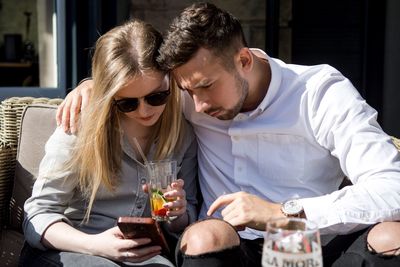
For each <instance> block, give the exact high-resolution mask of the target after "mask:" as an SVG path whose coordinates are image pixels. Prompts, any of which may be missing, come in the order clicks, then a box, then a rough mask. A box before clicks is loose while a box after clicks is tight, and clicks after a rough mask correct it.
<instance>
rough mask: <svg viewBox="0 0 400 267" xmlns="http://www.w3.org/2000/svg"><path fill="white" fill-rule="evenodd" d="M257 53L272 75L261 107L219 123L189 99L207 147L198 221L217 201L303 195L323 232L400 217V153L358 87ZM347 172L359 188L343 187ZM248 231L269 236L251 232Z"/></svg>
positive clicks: (330, 72)
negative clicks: (237, 195)
mask: <svg viewBox="0 0 400 267" xmlns="http://www.w3.org/2000/svg"><path fill="white" fill-rule="evenodd" d="M253 51H257V53H262V54H263V55H264V56H265V58H266V59H267V60H268V61H269V64H270V66H271V73H272V79H271V82H270V85H269V88H268V92H267V94H266V96H265V98H264V100H263V101H262V102H261V103H260V105H259V106H258V107H257V108H256V109H255V110H253V111H251V112H247V113H240V114H238V115H237V116H236V117H235V118H234V119H233V120H229V121H223V120H218V119H216V118H213V117H211V116H208V115H206V114H204V113H197V112H196V111H195V109H194V103H193V101H192V100H191V98H190V96H189V94H187V93H184V100H185V101H184V113H185V117H186V118H187V119H188V120H189V121H190V122H191V123H192V125H193V128H194V130H195V133H196V136H197V140H198V144H199V147H198V162H199V180H200V187H201V191H202V194H203V198H204V203H203V206H202V208H201V212H200V218H204V217H206V212H207V210H208V208H209V206H210V205H211V203H212V202H213V201H214V200H215V199H216V198H217V197H219V196H221V195H223V194H227V193H233V192H238V191H246V192H248V193H251V194H255V195H258V196H260V197H262V198H264V199H266V200H268V201H272V202H274V203H281V202H283V201H285V200H288V199H292V198H299V199H301V202H302V204H303V206H304V210H305V213H306V215H307V218H308V219H309V220H312V221H314V222H316V223H317V224H318V225H319V227H320V230H321V234H339V233H342V234H345V233H349V232H352V231H355V230H358V229H361V228H364V227H365V226H366V225H369V224H373V223H376V222H377V221H382V220H396V219H397V220H399V219H400V158H399V153H398V152H397V150H396V148H395V147H394V146H393V144H392V143H391V141H390V137H389V136H388V135H387V134H385V133H384V132H383V131H382V129H381V128H380V126H379V125H378V123H377V121H376V117H377V113H376V111H375V110H374V109H373V108H371V107H370V106H369V105H368V104H367V103H366V102H365V100H364V99H363V98H362V97H361V96H360V95H359V93H358V92H357V90H356V89H355V88H354V87H353V85H352V84H351V82H350V81H349V80H348V79H346V78H345V77H344V76H343V75H342V74H341V73H340V72H339V71H337V70H335V69H334V68H332V67H330V66H328V65H316V66H300V65H293V64H285V63H284V62H282V61H280V60H278V59H274V58H270V57H268V56H267V55H266V54H265V53H264V52H263V51H261V50H258V49H257V50H253ZM344 176H347V177H349V178H350V180H351V181H352V182H353V184H354V185H353V186H348V187H345V188H343V189H341V190H340V191H337V189H338V187H339V185H340V184H341V182H342V180H343V177H344ZM332 192H333V193H332ZM216 216H218V217H220V216H221V215H220V214H219V213H217V214H216ZM240 235H241V236H242V237H243V238H246V239H254V238H257V237H262V232H259V231H255V230H252V229H248V228H247V229H246V230H245V231H242V232H240Z"/></svg>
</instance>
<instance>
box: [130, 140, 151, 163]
mask: <svg viewBox="0 0 400 267" xmlns="http://www.w3.org/2000/svg"><path fill="white" fill-rule="evenodd" d="M133 142H134V143H135V145H136V148H137V150H138V151H139V154H140V156H142V159H143V162H144V164H145V165H147V164H148V162H149V161H148V160H147V158H146V156H145V155H144V153H143V150H142V148H141V147H140V144H139V142H138V140H137V138H136V137H133Z"/></svg>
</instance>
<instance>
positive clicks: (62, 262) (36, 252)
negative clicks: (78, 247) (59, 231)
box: [0, 242, 172, 267]
mask: <svg viewBox="0 0 400 267" xmlns="http://www.w3.org/2000/svg"><path fill="white" fill-rule="evenodd" d="M0 266H2V265H1V262H0ZM18 266H20V267H25V266H27V267H36V266H37V267H59V266H64V267H72V266H73V267H92V266H96V267H97V266H102V267H128V266H142V267H170V266H172V263H170V262H169V261H168V260H167V259H165V258H163V257H161V256H156V257H153V258H152V259H150V260H147V261H145V262H142V263H122V262H114V261H112V260H109V259H106V258H103V257H99V256H92V255H86V254H81V253H74V252H67V251H58V250H52V249H48V250H45V251H43V250H40V249H37V248H33V247H31V246H30V245H29V244H28V243H26V242H25V244H24V247H23V248H22V251H21V256H20V260H19V264H18Z"/></svg>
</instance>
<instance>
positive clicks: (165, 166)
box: [146, 160, 176, 221]
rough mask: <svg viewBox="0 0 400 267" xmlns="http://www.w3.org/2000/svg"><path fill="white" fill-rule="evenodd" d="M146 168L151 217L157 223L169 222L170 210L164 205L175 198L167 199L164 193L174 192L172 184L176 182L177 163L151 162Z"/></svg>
mask: <svg viewBox="0 0 400 267" xmlns="http://www.w3.org/2000/svg"><path fill="white" fill-rule="evenodd" d="M146 166H147V170H148V172H149V196H150V204H151V216H152V217H153V219H155V220H157V221H167V220H169V218H168V216H167V211H168V210H167V209H166V208H164V207H163V205H164V204H165V203H167V202H170V201H174V200H175V198H166V197H165V196H164V193H165V192H167V191H170V190H172V188H171V183H172V182H173V181H175V180H176V161H173V160H160V161H151V162H148V163H147V165H146Z"/></svg>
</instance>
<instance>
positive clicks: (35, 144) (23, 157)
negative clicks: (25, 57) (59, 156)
mask: <svg viewBox="0 0 400 267" xmlns="http://www.w3.org/2000/svg"><path fill="white" fill-rule="evenodd" d="M61 101H62V99H49V98H32V97H13V98H9V99H6V100H4V101H3V102H2V103H1V104H0V265H1V266H17V262H18V257H19V253H20V250H21V248H22V245H23V242H24V238H23V234H22V230H21V224H22V220H23V204H24V202H25V200H26V198H27V197H29V196H30V194H31V190H32V184H33V179H34V177H35V176H36V174H37V169H38V166H39V162H40V160H41V158H42V157H43V155H44V144H45V142H46V141H47V139H48V138H49V136H50V134H51V133H52V132H53V131H54V129H55V127H56V123H55V112H56V107H57V105H58V104H59V103H61ZM22 121H24V123H23V124H21V122H22Z"/></svg>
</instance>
